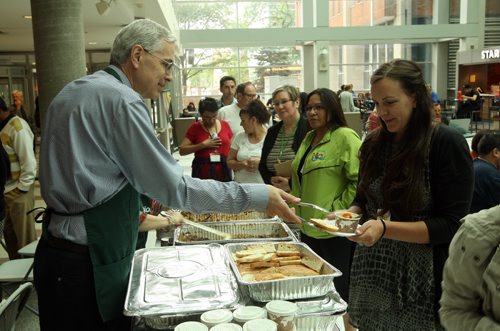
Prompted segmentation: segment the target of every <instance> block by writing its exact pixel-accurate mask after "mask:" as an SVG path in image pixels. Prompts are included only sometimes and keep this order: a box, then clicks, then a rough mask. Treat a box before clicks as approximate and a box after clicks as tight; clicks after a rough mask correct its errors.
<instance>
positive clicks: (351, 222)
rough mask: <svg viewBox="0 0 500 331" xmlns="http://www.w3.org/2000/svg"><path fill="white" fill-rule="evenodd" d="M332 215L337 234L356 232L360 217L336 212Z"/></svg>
mask: <svg viewBox="0 0 500 331" xmlns="http://www.w3.org/2000/svg"><path fill="white" fill-rule="evenodd" d="M334 214H335V223H336V225H337V227H338V228H339V232H345V233H354V232H355V231H356V229H357V228H358V224H359V220H360V219H361V215H359V214H356V213H351V212H349V211H337V212H335V213H334ZM347 215H349V216H350V217H349V216H347Z"/></svg>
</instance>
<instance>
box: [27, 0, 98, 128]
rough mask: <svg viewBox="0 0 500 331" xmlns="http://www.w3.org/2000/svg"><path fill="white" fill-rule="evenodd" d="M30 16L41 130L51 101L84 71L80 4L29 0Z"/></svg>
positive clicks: (77, 0) (74, 0)
mask: <svg viewBox="0 0 500 331" xmlns="http://www.w3.org/2000/svg"><path fill="white" fill-rule="evenodd" d="M31 15H32V16H33V19H32V22H33V39H34V44H35V60H36V71H37V77H38V93H39V98H38V102H39V106H40V118H41V121H42V128H43V125H44V123H45V114H46V111H47V108H48V106H49V104H50V103H51V102H52V99H53V98H54V97H55V96H56V95H57V94H58V93H59V91H60V90H61V89H62V88H63V87H64V86H65V85H66V84H67V83H69V82H71V81H72V80H74V79H76V78H79V77H82V76H83V75H85V72H86V70H85V40H84V30H83V13H82V3H81V0H31ZM96 15H97V14H96Z"/></svg>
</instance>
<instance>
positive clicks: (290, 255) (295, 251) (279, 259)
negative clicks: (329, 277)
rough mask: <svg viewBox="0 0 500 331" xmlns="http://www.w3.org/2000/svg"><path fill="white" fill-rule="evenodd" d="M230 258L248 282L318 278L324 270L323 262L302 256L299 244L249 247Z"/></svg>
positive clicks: (313, 257) (234, 253)
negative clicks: (306, 277) (307, 277)
mask: <svg viewBox="0 0 500 331" xmlns="http://www.w3.org/2000/svg"><path fill="white" fill-rule="evenodd" d="M249 252H250V253H253V254H248V253H249ZM263 252H267V253H263ZM279 254H282V256H280V255H279ZM231 256H232V257H233V259H234V260H235V261H236V263H237V267H238V271H239V272H240V275H241V278H242V279H243V280H244V281H247V282H261V281H266V280H275V279H283V278H289V277H304V276H317V275H319V274H320V271H321V268H322V267H323V261H322V260H321V259H319V258H317V257H315V256H303V254H302V253H301V251H300V249H299V247H298V246H297V245H294V244H288V243H279V244H255V245H249V246H247V247H245V249H241V250H239V251H236V252H233V253H232V254H231Z"/></svg>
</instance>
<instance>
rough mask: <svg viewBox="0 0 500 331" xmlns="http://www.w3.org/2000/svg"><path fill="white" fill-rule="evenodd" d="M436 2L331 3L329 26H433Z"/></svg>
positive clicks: (336, 0) (338, 0) (367, 0)
mask: <svg viewBox="0 0 500 331" xmlns="http://www.w3.org/2000/svg"><path fill="white" fill-rule="evenodd" d="M433 1H437V0H428V1H415V0H385V1H382V0H330V2H329V4H330V26H335V27H340V26H377V25H411V24H414V25H419V24H432V4H433Z"/></svg>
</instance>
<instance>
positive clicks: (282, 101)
mask: <svg viewBox="0 0 500 331" xmlns="http://www.w3.org/2000/svg"><path fill="white" fill-rule="evenodd" d="M290 101H292V100H290V99H283V100H280V101H277V102H273V107H274V108H277V107H279V106H282V105H284V104H285V103H287V102H290Z"/></svg>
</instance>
